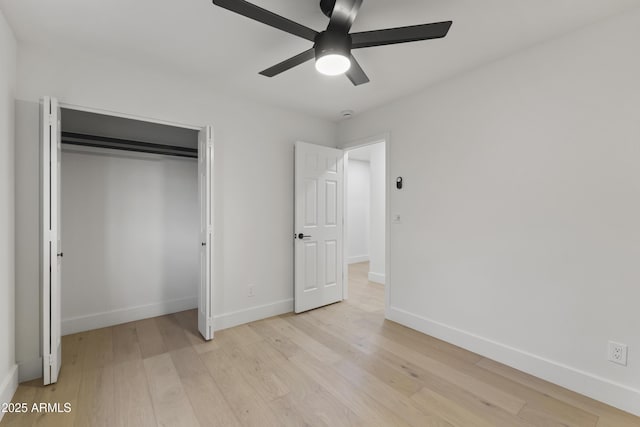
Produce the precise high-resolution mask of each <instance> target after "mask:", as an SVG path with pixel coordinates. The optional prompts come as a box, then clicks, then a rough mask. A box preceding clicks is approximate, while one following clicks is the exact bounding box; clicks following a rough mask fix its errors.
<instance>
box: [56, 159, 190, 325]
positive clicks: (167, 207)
mask: <svg viewBox="0 0 640 427" xmlns="http://www.w3.org/2000/svg"><path fill="white" fill-rule="evenodd" d="M61 187H62V250H63V252H64V263H63V287H62V333H63V335H64V334H69V333H75V332H80V331H86V330H91V329H96V328H100V327H105V326H110V325H114V324H119V323H125V322H127V321H131V320H138V319H141V318H145V317H151V316H154V315H160V314H166V313H171V312H176V311H181V310H186V309H189V308H193V307H196V306H197V300H196V295H197V287H198V281H199V237H198V236H199V221H200V215H199V207H198V206H199V203H198V164H197V161H196V160H194V159H186V158H179V157H169V156H157V155H147V154H140V153H130V152H124V151H116V150H73V149H70V148H69V149H65V150H63V153H62V185H61Z"/></svg>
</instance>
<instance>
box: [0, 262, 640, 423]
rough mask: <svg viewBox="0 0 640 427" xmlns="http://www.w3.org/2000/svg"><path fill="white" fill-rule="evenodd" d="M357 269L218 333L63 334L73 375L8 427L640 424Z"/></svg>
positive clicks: (191, 320) (129, 329)
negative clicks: (325, 301) (389, 295)
mask: <svg viewBox="0 0 640 427" xmlns="http://www.w3.org/2000/svg"><path fill="white" fill-rule="evenodd" d="M366 271H367V265H366V264H356V265H353V266H352V267H351V270H350V279H351V283H350V299H349V301H347V302H344V303H339V304H334V305H332V306H329V307H325V308H322V309H318V310H315V311H311V312H308V313H305V314H302V315H297V316H295V315H284V316H279V317H275V318H271V319H267V320H263V321H259V322H254V323H251V324H248V325H243V326H239V327H236V328H232V329H228V330H225V331H220V332H217V333H216V338H215V340H213V341H211V342H204V341H203V340H202V339H201V338H200V336H199V335H198V332H197V331H196V313H195V311H186V312H182V313H177V314H173V315H169V316H162V317H157V318H154V319H147V320H142V321H139V322H132V323H128V324H124V325H120V326H115V327H111V328H105V329H99V330H95V331H90V332H84V333H79V334H75V335H69V336H66V337H64V338H63V349H64V355H63V363H64V364H63V366H62V372H61V376H60V381H59V382H58V384H56V385H52V386H49V387H42V386H40V385H39V384H40V380H38V381H32V382H28V383H24V384H21V385H20V387H19V389H18V391H17V393H16V395H15V397H14V402H27V403H29V404H31V402H60V403H64V402H71V404H72V411H71V413H69V414H37V413H31V414H26V415H24V414H22V415H16V414H6V415H5V416H4V419H3V420H2V422H1V423H0V424H1V425H2V426H30V425H42V426H72V425H75V426H81V427H85V426H109V427H111V426H152V425H162V426H173V425H185V426H191V425H201V426H260V427H263V426H311V425H313V426H315V425H322V426H331V427H334V426H343V425H359V426H367V427H368V426H408V425H411V426H420V427H422V426H473V427H476V426H494V425H495V426H509V427H512V426H580V427H587V426H598V427H626V426H640V418H637V417H633V416H631V415H629V414H626V413H624V412H621V411H618V410H616V409H614V408H611V407H610V406H607V405H604V404H602V403H599V402H596V401H594V400H591V399H588V398H586V397H583V396H580V395H578V394H575V393H572V392H570V391H568V390H566V389H563V388H561V387H557V386H554V385H552V384H549V383H547V382H545V381H542V380H539V379H537V378H535V377H532V376H529V375H526V374H523V373H521V372H519V371H516V370H514V369H511V368H509V367H507V366H504V365H501V364H499V363H496V362H493V361H491V360H488V359H484V358H482V357H481V356H478V355H477V354H473V353H470V352H468V351H465V350H462V349H460V348H458V347H455V346H452V345H449V344H447V343H445V342H442V341H439V340H437V339H434V338H431V337H429V336H426V335H423V334H420V333H418V332H415V331H412V330H410V329H407V328H405V327H402V326H400V325H398V324H395V323H393V322H389V321H385V320H384V316H383V306H384V291H383V288H382V286H380V285H376V284H373V283H370V282H367V280H366Z"/></svg>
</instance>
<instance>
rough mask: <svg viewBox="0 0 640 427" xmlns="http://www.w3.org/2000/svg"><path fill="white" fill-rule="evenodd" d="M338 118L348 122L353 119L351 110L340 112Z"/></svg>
mask: <svg viewBox="0 0 640 427" xmlns="http://www.w3.org/2000/svg"><path fill="white" fill-rule="evenodd" d="M340 116H341V117H342V119H343V120H349V119H350V118H351V117H353V110H344V111H341V112H340Z"/></svg>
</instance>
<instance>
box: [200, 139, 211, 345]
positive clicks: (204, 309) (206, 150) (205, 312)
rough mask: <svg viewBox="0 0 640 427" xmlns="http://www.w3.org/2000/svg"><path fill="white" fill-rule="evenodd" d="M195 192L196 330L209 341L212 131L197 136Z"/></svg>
mask: <svg viewBox="0 0 640 427" xmlns="http://www.w3.org/2000/svg"><path fill="white" fill-rule="evenodd" d="M198 192H199V194H200V289H199V292H198V330H199V331H200V333H201V334H202V336H203V337H204V339H206V340H210V339H212V338H213V312H212V310H213V130H212V129H211V127H210V126H207V127H206V128H204V129H202V130H201V131H200V133H199V134H198Z"/></svg>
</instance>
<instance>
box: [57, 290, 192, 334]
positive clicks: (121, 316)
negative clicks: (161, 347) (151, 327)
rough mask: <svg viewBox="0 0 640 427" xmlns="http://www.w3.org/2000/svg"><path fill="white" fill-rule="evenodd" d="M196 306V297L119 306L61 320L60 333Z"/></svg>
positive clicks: (80, 330) (131, 320)
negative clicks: (118, 307) (125, 306)
mask: <svg viewBox="0 0 640 427" xmlns="http://www.w3.org/2000/svg"><path fill="white" fill-rule="evenodd" d="M196 307H198V301H197V299H196V297H189V298H181V299H175V300H170V301H162V302H157V303H153V304H147V305H139V306H136V307H128V308H121V309H117V310H111V311H105V312H102V313H95V314H89V315H86V316H78V317H72V318H68V319H63V320H62V335H69V334H75V333H77V332H83V331H90V330H92V329H99V328H105V327H107V326H113V325H119V324H121V323H127V322H133V321H135V320H141V319H148V318H149V317H156V316H163V315H165V314H171V313H177V312H179V311H184V310H190V309H192V308H196Z"/></svg>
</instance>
